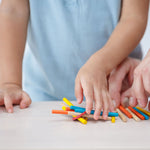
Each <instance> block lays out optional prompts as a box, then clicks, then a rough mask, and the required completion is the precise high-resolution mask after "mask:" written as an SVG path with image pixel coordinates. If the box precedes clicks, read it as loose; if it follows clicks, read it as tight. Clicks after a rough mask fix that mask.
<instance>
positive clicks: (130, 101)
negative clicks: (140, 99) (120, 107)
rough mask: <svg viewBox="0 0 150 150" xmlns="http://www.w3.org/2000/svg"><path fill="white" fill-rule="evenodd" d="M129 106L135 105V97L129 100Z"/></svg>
mask: <svg viewBox="0 0 150 150" xmlns="http://www.w3.org/2000/svg"><path fill="white" fill-rule="evenodd" d="M129 104H130V105H134V98H133V97H130V98H129Z"/></svg>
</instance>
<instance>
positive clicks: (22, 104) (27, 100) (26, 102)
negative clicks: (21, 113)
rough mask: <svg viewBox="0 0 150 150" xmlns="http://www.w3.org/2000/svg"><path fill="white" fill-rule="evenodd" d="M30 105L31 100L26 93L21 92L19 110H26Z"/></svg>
mask: <svg viewBox="0 0 150 150" xmlns="http://www.w3.org/2000/svg"><path fill="white" fill-rule="evenodd" d="M30 104H31V98H30V97H29V95H28V94H27V93H26V92H24V91H23V92H22V100H21V102H20V108H21V109H23V108H27V107H28V106H29V105H30Z"/></svg>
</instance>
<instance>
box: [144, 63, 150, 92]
mask: <svg viewBox="0 0 150 150" xmlns="http://www.w3.org/2000/svg"><path fill="white" fill-rule="evenodd" d="M142 80H143V86H144V89H145V91H146V92H147V93H149V94H150V68H149V64H148V65H147V66H145V67H143V69H142Z"/></svg>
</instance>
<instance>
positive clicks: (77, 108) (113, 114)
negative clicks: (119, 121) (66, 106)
mask: <svg viewBox="0 0 150 150" xmlns="http://www.w3.org/2000/svg"><path fill="white" fill-rule="evenodd" d="M70 109H73V110H75V112H79V113H83V112H84V111H86V109H85V108H83V107H78V106H70ZM94 112H95V110H91V114H94ZM100 115H101V116H102V115H103V112H101V114H100ZM108 116H109V117H112V116H114V117H118V116H119V115H118V113H116V112H109V113H108Z"/></svg>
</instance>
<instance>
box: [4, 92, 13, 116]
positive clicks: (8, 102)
mask: <svg viewBox="0 0 150 150" xmlns="http://www.w3.org/2000/svg"><path fill="white" fill-rule="evenodd" d="M12 101H13V100H12V98H11V97H10V96H9V95H4V104H5V108H6V110H7V112H8V113H13V104H12Z"/></svg>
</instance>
